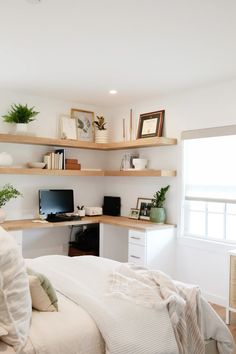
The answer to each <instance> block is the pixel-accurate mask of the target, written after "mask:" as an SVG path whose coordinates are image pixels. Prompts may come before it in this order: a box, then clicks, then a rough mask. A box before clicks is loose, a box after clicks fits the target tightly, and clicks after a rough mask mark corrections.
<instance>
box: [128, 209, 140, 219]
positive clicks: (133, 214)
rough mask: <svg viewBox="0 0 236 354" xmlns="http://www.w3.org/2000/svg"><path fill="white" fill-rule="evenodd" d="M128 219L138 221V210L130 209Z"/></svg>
mask: <svg viewBox="0 0 236 354" xmlns="http://www.w3.org/2000/svg"><path fill="white" fill-rule="evenodd" d="M129 218H130V219H138V218H139V209H136V208H131V209H130V214H129Z"/></svg>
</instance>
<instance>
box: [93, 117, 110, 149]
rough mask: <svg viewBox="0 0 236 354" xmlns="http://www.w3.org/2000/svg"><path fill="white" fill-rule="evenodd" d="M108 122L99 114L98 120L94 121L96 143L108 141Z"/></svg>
mask: <svg viewBox="0 0 236 354" xmlns="http://www.w3.org/2000/svg"><path fill="white" fill-rule="evenodd" d="M106 124H107V123H106V122H105V118H104V117H103V116H101V117H99V116H97V120H95V121H94V125H95V143H107V141H108V134H107V133H108V132H107V128H106V127H105V125H106Z"/></svg>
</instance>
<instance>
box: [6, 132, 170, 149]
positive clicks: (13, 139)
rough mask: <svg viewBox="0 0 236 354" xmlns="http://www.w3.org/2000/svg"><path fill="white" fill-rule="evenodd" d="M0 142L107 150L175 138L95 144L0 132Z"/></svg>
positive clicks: (165, 143) (151, 144) (164, 143)
mask: <svg viewBox="0 0 236 354" xmlns="http://www.w3.org/2000/svg"><path fill="white" fill-rule="evenodd" d="M0 142H3V143H16V144H31V145H45V146H55V147H56V146H58V147H69V148H78V149H88V150H102V151H106V150H108V151H109V150H123V149H132V148H144V147H154V146H156V147H157V146H169V145H176V144H177V139H174V138H166V137H154V138H143V139H137V140H133V141H121V142H113V143H105V144H97V143H94V142H88V141H79V140H70V139H54V138H45V137H38V136H30V135H14V134H0Z"/></svg>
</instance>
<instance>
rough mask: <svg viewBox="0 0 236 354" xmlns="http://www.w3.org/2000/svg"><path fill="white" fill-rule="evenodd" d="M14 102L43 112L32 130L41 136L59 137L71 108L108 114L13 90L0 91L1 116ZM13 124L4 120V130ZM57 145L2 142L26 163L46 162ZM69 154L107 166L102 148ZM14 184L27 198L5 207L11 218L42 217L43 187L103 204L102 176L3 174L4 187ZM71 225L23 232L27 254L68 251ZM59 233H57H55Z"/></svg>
mask: <svg viewBox="0 0 236 354" xmlns="http://www.w3.org/2000/svg"><path fill="white" fill-rule="evenodd" d="M12 103H22V104H25V103H27V104H28V105H29V107H31V106H34V107H35V110H37V111H39V112H40V114H39V115H38V116H37V117H36V120H35V121H34V122H32V123H30V124H29V130H30V131H31V132H33V133H36V134H37V135H38V136H44V137H51V138H57V137H58V120H59V116H60V115H61V114H68V115H69V114H70V109H71V108H72V107H73V108H81V109H88V110H91V111H94V112H95V113H96V114H98V115H101V114H104V115H105V116H107V115H106V112H105V110H104V109H101V108H98V107H93V106H84V105H82V104H79V103H75V102H68V101H65V102H63V101H61V100H56V99H53V98H46V97H38V96H32V95H23V94H19V93H17V92H12V91H0V115H1V116H2V115H3V114H6V112H7V111H8V110H9V108H10V105H11V104H12ZM9 129H10V127H9V124H7V123H4V122H3V120H2V119H0V132H1V133H7V132H8V131H9ZM52 150H53V147H47V146H46V147H45V146H31V145H21V144H5V143H1V144H0V152H2V151H7V152H9V153H10V154H11V155H12V157H13V165H16V166H23V165H25V164H26V163H27V162H30V161H42V156H43V155H44V153H45V152H48V151H52ZM66 157H68V158H69V157H70V158H77V159H78V160H79V161H80V162H81V165H82V167H84V168H98V167H100V168H103V167H104V162H105V159H104V153H103V152H99V151H92V152H91V151H88V150H82V149H81V150H77V149H66ZM7 182H9V183H12V184H13V185H14V187H16V188H17V189H18V190H20V191H21V192H22V193H23V198H17V199H13V200H11V201H10V202H8V203H7V204H6V206H5V207H4V209H5V211H6V213H7V218H8V219H19V218H33V217H37V216H38V190H39V189H40V188H72V189H73V190H74V199H75V207H76V205H78V204H79V205H90V206H93V205H99V206H100V205H102V200H103V185H104V180H103V179H102V177H76V176H72V177H62V176H56V177H54V176H37V175H33V176H27V175H1V174H0V187H2V186H3V185H4V184H5V183H7ZM69 231H70V230H69V228H58V229H56V230H55V232H54V234H53V235H52V233H51V231H50V230H48V229H45V230H40V231H39V230H38V231H35V230H34V231H33V230H31V231H24V232H23V255H24V256H25V257H33V256H38V255H42V254H48V253H59V254H66V252H67V245H68V238H69ZM55 235H56V236H55Z"/></svg>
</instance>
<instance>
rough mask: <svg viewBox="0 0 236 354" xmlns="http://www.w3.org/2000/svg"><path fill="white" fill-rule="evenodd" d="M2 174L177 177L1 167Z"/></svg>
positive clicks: (144, 172) (159, 173) (153, 173)
mask: <svg viewBox="0 0 236 354" xmlns="http://www.w3.org/2000/svg"><path fill="white" fill-rule="evenodd" d="M0 174H11V175H42V176H43V175H45V176H107V177H112V176H120V177H122V176H124V177H125V176H131V177H132V176H133V177H175V176H176V171H174V170H140V171H92V170H91V171H89V170H88V171H86V170H47V169H40V168H14V167H0Z"/></svg>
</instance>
